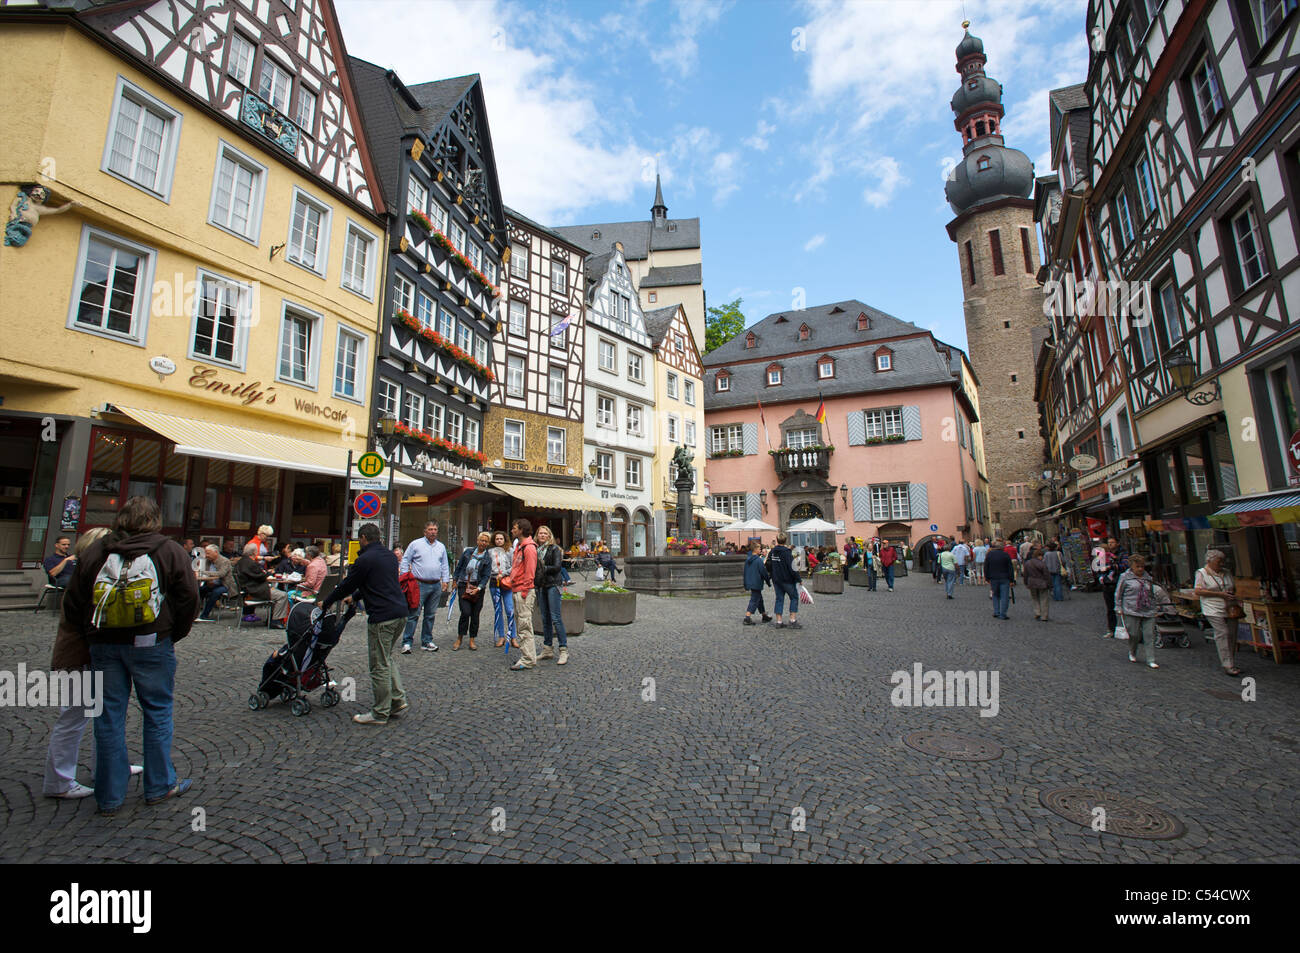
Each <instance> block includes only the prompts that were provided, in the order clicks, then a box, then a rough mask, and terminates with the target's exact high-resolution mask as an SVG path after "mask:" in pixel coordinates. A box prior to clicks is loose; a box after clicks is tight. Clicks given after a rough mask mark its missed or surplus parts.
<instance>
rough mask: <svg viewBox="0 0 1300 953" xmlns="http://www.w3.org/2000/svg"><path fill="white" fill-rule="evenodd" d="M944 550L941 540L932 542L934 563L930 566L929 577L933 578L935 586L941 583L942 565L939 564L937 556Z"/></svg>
mask: <svg viewBox="0 0 1300 953" xmlns="http://www.w3.org/2000/svg"><path fill="white" fill-rule="evenodd" d="M945 549H946V546H945V545H944V541H943V540H942V539H936V540H935V541H934V562H932V563H931V564H930V575H931V576H932V577H933V578H934V581H935V584H936V585H937V584H938V583H940V582H942V581H943V565H942V564H941V563H940V562H939V556H940V555H941V554H942V553H943V552H944V551H945Z"/></svg>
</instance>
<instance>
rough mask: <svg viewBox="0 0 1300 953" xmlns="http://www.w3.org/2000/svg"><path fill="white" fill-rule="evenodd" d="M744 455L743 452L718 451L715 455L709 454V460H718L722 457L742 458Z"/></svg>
mask: <svg viewBox="0 0 1300 953" xmlns="http://www.w3.org/2000/svg"><path fill="white" fill-rule="evenodd" d="M744 455H745V451H744V450H719V451H718V452H717V453H711V454H709V459H710V460H720V459H722V458H723V457H743V456H744Z"/></svg>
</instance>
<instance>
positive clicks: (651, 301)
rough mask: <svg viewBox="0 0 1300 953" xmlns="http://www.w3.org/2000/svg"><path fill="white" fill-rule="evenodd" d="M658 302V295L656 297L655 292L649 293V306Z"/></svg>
mask: <svg viewBox="0 0 1300 953" xmlns="http://www.w3.org/2000/svg"><path fill="white" fill-rule="evenodd" d="M658 300H659V295H658V294H657V293H656V292H653V291H652V292H650V303H651V304H654V303H655V302H657V301H658Z"/></svg>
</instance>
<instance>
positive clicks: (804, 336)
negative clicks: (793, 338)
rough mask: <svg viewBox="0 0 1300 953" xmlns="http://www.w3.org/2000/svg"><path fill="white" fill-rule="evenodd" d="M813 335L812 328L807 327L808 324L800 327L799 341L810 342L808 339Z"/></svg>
mask: <svg viewBox="0 0 1300 953" xmlns="http://www.w3.org/2000/svg"><path fill="white" fill-rule="evenodd" d="M811 334H812V328H810V327H808V325H806V324H801V325H799V340H800V341H806V340H808V338H809V336H810V335H811Z"/></svg>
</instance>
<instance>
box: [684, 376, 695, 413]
mask: <svg viewBox="0 0 1300 953" xmlns="http://www.w3.org/2000/svg"><path fill="white" fill-rule="evenodd" d="M682 389H683V390H682V396H683V397H685V399H686V403H687V404H689V405H690V406H692V407H694V406H695V381H682Z"/></svg>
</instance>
